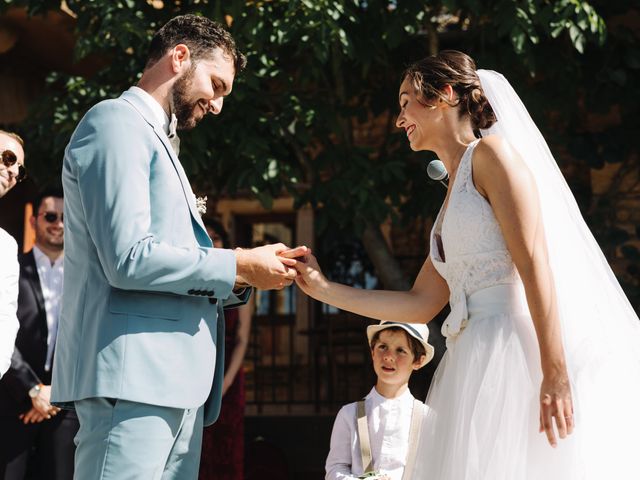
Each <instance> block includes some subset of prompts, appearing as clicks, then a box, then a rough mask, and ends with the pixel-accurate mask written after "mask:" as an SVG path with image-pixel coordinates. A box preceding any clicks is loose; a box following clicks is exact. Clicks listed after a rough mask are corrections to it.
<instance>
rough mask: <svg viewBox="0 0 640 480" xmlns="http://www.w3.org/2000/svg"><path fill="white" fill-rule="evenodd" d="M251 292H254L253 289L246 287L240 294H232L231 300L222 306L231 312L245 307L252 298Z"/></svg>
mask: <svg viewBox="0 0 640 480" xmlns="http://www.w3.org/2000/svg"><path fill="white" fill-rule="evenodd" d="M251 292H253V288H251V287H246V288H244V289H242V291H240V292H238V293H235V292H231V295H230V296H229V298H227V299H226V300H225V301H224V303H223V304H222V305H223V307H224V309H225V310H231V309H233V308H238V307H241V306H242V305H245V304H246V303H247V302H248V301H249V297H251Z"/></svg>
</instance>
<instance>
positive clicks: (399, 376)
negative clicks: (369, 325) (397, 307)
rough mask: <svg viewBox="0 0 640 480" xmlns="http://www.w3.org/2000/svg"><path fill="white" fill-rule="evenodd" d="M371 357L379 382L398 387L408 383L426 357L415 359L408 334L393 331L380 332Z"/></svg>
mask: <svg viewBox="0 0 640 480" xmlns="http://www.w3.org/2000/svg"><path fill="white" fill-rule="evenodd" d="M371 357H372V359H373V369H374V370H375V372H376V375H377V376H378V382H382V383H385V384H387V385H396V386H397V385H402V384H405V383H408V382H409V377H410V376H411V373H412V372H413V371H414V370H418V369H419V368H420V366H421V365H422V362H423V361H424V358H423V357H424V355H423V356H421V357H420V358H416V359H414V358H413V353H412V352H411V346H410V345H409V339H408V338H407V334H405V333H404V332H403V331H402V332H399V331H393V330H382V331H381V332H380V336H379V337H378V341H377V342H376V343H375V345H374V346H373V348H372V349H371Z"/></svg>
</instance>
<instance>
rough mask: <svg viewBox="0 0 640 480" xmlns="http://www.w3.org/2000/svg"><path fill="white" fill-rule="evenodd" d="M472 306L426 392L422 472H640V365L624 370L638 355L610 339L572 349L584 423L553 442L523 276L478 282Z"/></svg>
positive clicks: (439, 478) (619, 475)
mask: <svg viewBox="0 0 640 480" xmlns="http://www.w3.org/2000/svg"><path fill="white" fill-rule="evenodd" d="M467 308H468V313H469V321H468V324H467V326H466V328H465V329H464V330H463V331H462V332H461V333H460V334H459V335H458V337H457V338H456V340H455V341H454V342H452V345H450V347H449V348H448V350H447V352H446V353H445V355H444V357H443V360H442V362H441V363H440V365H439V366H438V369H437V371H436V374H435V377H434V379H433V382H432V385H431V389H430V391H429V396H428V397H427V402H426V403H427V404H428V405H429V407H430V410H429V412H430V413H429V415H428V416H427V418H426V419H425V424H424V425H423V428H422V436H421V441H420V445H419V447H418V454H417V459H416V464H415V467H414V469H413V476H412V478H413V479H414V480H427V479H429V480H532V479H535V480H554V479H558V480H560V479H562V480H586V479H588V480H592V479H593V480H596V479H598V480H604V479H616V480H626V479H638V478H640V461H638V460H637V458H640V441H639V440H638V439H637V436H638V435H640V431H639V430H637V428H638V427H640V415H639V414H638V410H640V404H635V405H633V402H634V401H636V400H637V399H639V398H640V394H638V388H637V387H638V385H637V383H635V384H634V383H632V382H638V377H637V376H636V375H637V373H638V370H637V369H636V368H635V367H634V368H632V369H631V371H629V369H627V370H626V371H625V370H624V368H625V367H624V365H625V362H626V361H628V360H630V361H632V362H633V361H634V360H632V359H629V358H627V359H625V358H624V355H617V354H613V355H612V353H613V352H611V351H609V352H607V351H606V349H605V351H602V352H599V351H582V352H574V353H572V354H571V356H570V357H568V358H567V363H568V367H569V372H570V379H571V384H572V394H573V402H574V418H575V423H576V427H575V430H574V433H573V434H572V435H570V436H569V437H568V438H567V439H564V440H562V439H560V440H559V441H558V446H557V447H556V448H552V447H551V446H550V445H549V444H548V442H547V440H546V436H545V434H544V433H539V411H540V410H539V392H540V384H541V381H542V372H541V368H540V358H539V349H538V343H537V339H536V336H535V331H534V329H533V323H532V320H531V317H530V316H529V311H528V308H527V305H526V301H525V299H524V293H523V291H522V288H521V286H518V285H499V286H494V287H490V288H487V289H484V290H481V291H479V292H476V293H474V294H473V295H471V296H470V297H468V300H467ZM594 333H596V332H594ZM639 348H640V346H639ZM632 355H633V354H632ZM634 357H635V358H637V355H634ZM626 365H627V367H628V366H629V363H628V362H627V363H626ZM621 369H623V370H622V371H621ZM622 392H628V393H629V395H628V398H620V396H621V395H620V393H622ZM634 430H636V431H635V432H634Z"/></svg>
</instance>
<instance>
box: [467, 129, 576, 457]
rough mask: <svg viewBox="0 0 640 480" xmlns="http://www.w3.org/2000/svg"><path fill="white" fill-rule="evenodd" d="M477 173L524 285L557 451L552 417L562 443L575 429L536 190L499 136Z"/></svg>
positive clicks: (547, 426) (481, 155) (543, 422)
mask: <svg viewBox="0 0 640 480" xmlns="http://www.w3.org/2000/svg"><path fill="white" fill-rule="evenodd" d="M473 169H474V172H473V179H474V182H475V184H476V188H477V189H478V191H479V192H480V194H482V195H483V196H485V197H486V198H487V199H488V201H489V203H490V204H491V207H492V209H493V212H494V214H495V216H496V219H497V220H498V223H499V224H500V228H501V230H502V234H503V236H504V239H505V242H506V244H507V248H508V249H509V252H510V253H511V257H512V258H513V262H514V264H515V266H516V268H517V269H518V273H519V274H520V278H521V279H522V283H523V284H524V288H525V292H526V296H527V303H528V305H529V311H530V313H531V318H532V319H533V324H534V328H535V331H536V335H537V337H538V345H539V347H540V361H541V366H542V373H543V381H542V387H541V390H540V402H541V413H540V430H541V431H542V430H544V431H545V432H546V434H547V438H548V440H549V443H550V444H551V445H552V446H555V445H556V435H555V431H554V428H553V422H552V417H555V421H556V426H557V429H558V434H559V436H560V438H564V437H565V436H566V435H567V433H571V431H572V429H573V406H572V400H571V390H570V386H569V378H568V374H567V369H566V363H565V357H564V350H563V346H562V333H561V330H560V320H559V317H558V308H557V304H556V292H555V287H554V283H553V276H552V272H551V269H550V267H549V261H548V252H547V244H546V240H545V235H544V230H543V224H542V218H541V215H540V202H539V198H538V191H537V188H536V185H535V181H534V179H533V176H532V175H531V172H530V171H529V169H528V168H527V166H526V165H525V164H524V162H523V161H522V159H521V158H520V156H519V155H518V153H517V152H516V151H515V150H514V149H513V148H511V146H510V145H509V144H508V143H507V142H505V141H503V140H502V139H500V138H498V137H495V136H489V137H487V138H484V139H483V140H482V141H481V142H480V144H479V145H478V146H477V148H476V150H475V152H474V158H473ZM559 208H561V207H559Z"/></svg>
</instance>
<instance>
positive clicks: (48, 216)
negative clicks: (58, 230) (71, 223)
mask: <svg viewBox="0 0 640 480" xmlns="http://www.w3.org/2000/svg"><path fill="white" fill-rule="evenodd" d="M38 216H39V217H43V218H44V219H45V221H46V222H47V223H58V219H60V221H61V222H64V213H61V214H60V215H58V214H57V213H56V212H42V213H41V214H40V215H38Z"/></svg>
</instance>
